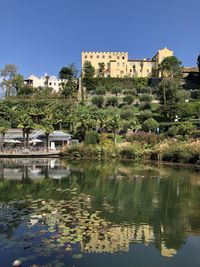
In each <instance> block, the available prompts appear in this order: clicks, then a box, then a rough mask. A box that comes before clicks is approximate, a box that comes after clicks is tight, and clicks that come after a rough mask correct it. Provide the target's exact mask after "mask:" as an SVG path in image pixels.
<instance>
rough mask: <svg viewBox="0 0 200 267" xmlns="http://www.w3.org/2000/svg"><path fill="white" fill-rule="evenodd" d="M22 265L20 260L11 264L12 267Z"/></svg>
mask: <svg viewBox="0 0 200 267" xmlns="http://www.w3.org/2000/svg"><path fill="white" fill-rule="evenodd" d="M21 265H22V262H21V261H20V260H15V261H14V262H13V264H12V266H13V267H20V266H21Z"/></svg>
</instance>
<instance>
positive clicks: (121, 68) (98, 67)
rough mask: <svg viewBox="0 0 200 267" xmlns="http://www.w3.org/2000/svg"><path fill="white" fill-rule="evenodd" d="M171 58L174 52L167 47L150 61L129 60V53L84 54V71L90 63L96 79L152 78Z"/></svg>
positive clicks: (145, 59)
mask: <svg viewBox="0 0 200 267" xmlns="http://www.w3.org/2000/svg"><path fill="white" fill-rule="evenodd" d="M169 56H173V51H172V50H169V49H168V48H167V47H165V48H163V49H161V50H158V52H157V54H156V55H155V56H154V57H152V58H150V59H147V58H144V59H129V58H128V52H82V69H83V66H84V63H85V62H86V61H89V62H91V64H92V66H93V67H94V69H95V76H94V77H119V78H123V77H150V76H151V73H152V70H153V69H154V68H156V67H157V66H158V64H160V63H161V62H162V60H163V59H164V58H166V57H169Z"/></svg>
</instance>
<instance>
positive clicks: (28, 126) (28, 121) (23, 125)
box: [18, 114, 34, 148]
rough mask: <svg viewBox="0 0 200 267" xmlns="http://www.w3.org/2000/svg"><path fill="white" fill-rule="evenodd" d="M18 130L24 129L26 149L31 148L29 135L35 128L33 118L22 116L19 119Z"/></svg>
mask: <svg viewBox="0 0 200 267" xmlns="http://www.w3.org/2000/svg"><path fill="white" fill-rule="evenodd" d="M18 128H20V129H22V132H23V142H24V147H27V148H28V147H29V135H30V132H31V131H32V130H33V128H34V123H33V120H32V118H31V117H30V116H29V115H27V114H24V115H22V116H21V117H20V118H19V125H18ZM25 138H26V142H25Z"/></svg>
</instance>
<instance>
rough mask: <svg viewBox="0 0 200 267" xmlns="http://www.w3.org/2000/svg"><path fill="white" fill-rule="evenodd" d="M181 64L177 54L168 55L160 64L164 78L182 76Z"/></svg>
mask: <svg viewBox="0 0 200 267" xmlns="http://www.w3.org/2000/svg"><path fill="white" fill-rule="evenodd" d="M181 65H182V62H181V61H179V60H178V59H177V58H176V57H175V56H171V57H166V58H164V59H163V61H162V62H161V64H160V65H159V69H160V71H161V77H162V78H180V77H181Z"/></svg>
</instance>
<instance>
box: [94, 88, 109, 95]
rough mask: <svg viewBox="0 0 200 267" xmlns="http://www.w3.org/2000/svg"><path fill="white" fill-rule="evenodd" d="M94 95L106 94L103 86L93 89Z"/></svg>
mask: <svg viewBox="0 0 200 267" xmlns="http://www.w3.org/2000/svg"><path fill="white" fill-rule="evenodd" d="M95 94H96V95H105V94H106V88H105V86H98V87H97V88H96V90H95Z"/></svg>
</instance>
